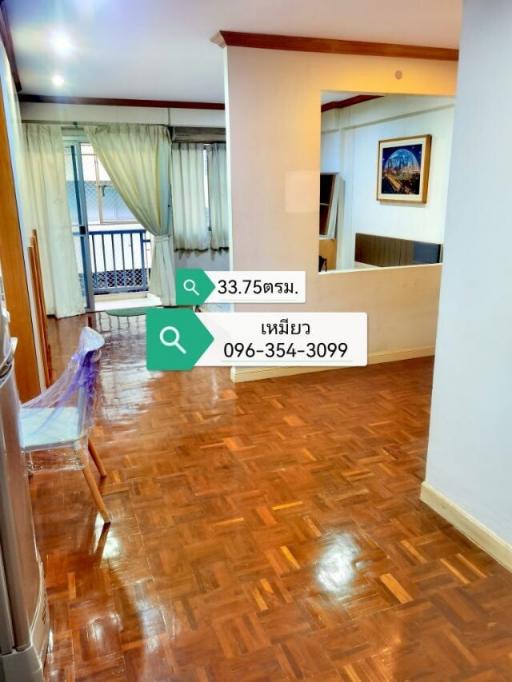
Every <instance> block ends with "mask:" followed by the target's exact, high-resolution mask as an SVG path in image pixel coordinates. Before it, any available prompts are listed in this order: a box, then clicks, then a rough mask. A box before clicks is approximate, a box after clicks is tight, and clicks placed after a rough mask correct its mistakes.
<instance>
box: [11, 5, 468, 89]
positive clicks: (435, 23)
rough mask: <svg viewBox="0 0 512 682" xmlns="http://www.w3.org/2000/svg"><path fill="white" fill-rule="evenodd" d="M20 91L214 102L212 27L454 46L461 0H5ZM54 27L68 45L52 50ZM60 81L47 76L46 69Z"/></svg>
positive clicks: (219, 64) (218, 76)
mask: <svg viewBox="0 0 512 682" xmlns="http://www.w3.org/2000/svg"><path fill="white" fill-rule="evenodd" d="M6 4H7V11H8V16H9V20H10V24H11V30H12V34H13V39H14V47H15V53H16V58H17V61H18V68H19V71H20V76H21V82H22V85H23V92H25V93H36V94H45V95H49V94H50V95H51V94H60V95H75V96H82V97H128V98H141V99H144V98H147V99H162V100H194V101H206V102H213V101H223V99H224V93H223V59H222V50H221V49H220V48H219V47H217V46H216V45H214V44H212V43H211V42H210V38H211V37H212V36H213V35H214V34H215V33H216V32H217V31H218V30H219V29H226V30H232V31H252V32H258V33H283V34H288V35H303V36H315V37H326V38H345V39H354V40H370V41H379V42H395V43H407V44H416V45H432V46H437V47H456V46H457V45H458V39H459V29H460V17H461V4H462V0H428V1H427V0H408V2H406V3H404V2H403V0H129V1H126V0H124V1H122V0H7V3H6ZM56 30H63V31H65V32H66V34H67V35H69V36H70V38H71V40H72V42H73V45H74V49H73V51H72V53H71V54H70V55H68V56H66V57H59V56H57V55H55V53H54V51H53V50H52V48H51V45H50V36H51V34H52V33H54V32H55V31H56ZM56 72H58V73H59V74H62V76H63V77H64V79H65V84H64V85H63V86H62V87H61V88H56V87H55V86H54V85H52V82H51V77H52V75H53V74H54V73H56Z"/></svg>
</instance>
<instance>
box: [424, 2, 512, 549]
mask: <svg viewBox="0 0 512 682" xmlns="http://www.w3.org/2000/svg"><path fill="white" fill-rule="evenodd" d="M511 26H512V3H510V1H509V0H488V1H487V2H485V3H483V2H481V1H480V0H466V2H465V5H464V21H463V34H462V44H461V62H460V80H459V90H458V93H457V105H456V111H455V127H454V140H453V154H452V167H451V175H450V191H449V199H448V213H447V229H446V242H445V265H444V273H443V283H442V292H441V303H440V316H439V334H438V340H437V357H436V366H435V377H434V393H433V402H432V419H431V428H430V442H429V450H428V460H427V476H426V480H427V483H428V484H429V485H430V486H432V487H433V488H434V489H435V490H437V491H438V492H440V493H442V494H443V495H445V496H446V497H447V498H449V500H450V501H451V502H452V503H454V504H456V505H458V506H459V507H460V508H462V510H463V511H465V512H466V513H468V514H470V515H471V516H473V517H474V518H475V519H477V520H478V521H479V522H480V523H481V524H483V525H484V526H486V527H487V528H488V529H490V530H491V531H493V532H494V533H495V534H497V535H498V536H500V537H501V538H502V539H503V540H504V541H505V542H506V543H508V544H509V545H510V544H512V492H511V491H512V437H511V432H510V418H511V415H512V278H511V272H512V267H511V265H512V258H511V254H512V225H511V218H510V150H511V145H510V122H511V121H512V80H511V78H510V72H511V70H512V43H511V30H510V27H511Z"/></svg>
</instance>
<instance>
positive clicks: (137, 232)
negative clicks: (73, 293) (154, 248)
mask: <svg viewBox="0 0 512 682" xmlns="http://www.w3.org/2000/svg"><path fill="white" fill-rule="evenodd" d="M73 235H74V236H75V248H76V250H77V262H78V263H82V262H84V263H89V265H90V277H91V287H92V290H93V293H94V295H101V294H122V293H132V292H144V291H148V286H149V274H150V271H151V239H150V238H149V235H148V233H147V232H146V231H145V230H143V229H141V228H138V229H125V228H124V227H117V228H116V229H96V228H92V229H91V230H90V232H89V243H88V249H87V245H86V244H85V240H86V236H85V235H82V234H80V232H78V231H74V232H73ZM79 275H80V281H81V285H82V291H83V292H84V293H85V289H86V275H85V273H84V268H83V267H81V268H80V272H79Z"/></svg>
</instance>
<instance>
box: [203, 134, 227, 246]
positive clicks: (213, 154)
mask: <svg viewBox="0 0 512 682" xmlns="http://www.w3.org/2000/svg"><path fill="white" fill-rule="evenodd" d="M208 197H209V207H210V226H211V230H212V234H211V247H212V249H223V248H227V247H229V236H230V229H229V207H228V181H227V161H226V145H225V144H222V143H219V144H212V146H211V147H210V149H209V150H208Z"/></svg>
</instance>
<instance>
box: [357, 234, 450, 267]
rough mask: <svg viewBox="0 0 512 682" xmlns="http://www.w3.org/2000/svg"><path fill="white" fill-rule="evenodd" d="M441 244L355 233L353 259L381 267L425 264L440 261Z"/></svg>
mask: <svg viewBox="0 0 512 682" xmlns="http://www.w3.org/2000/svg"><path fill="white" fill-rule="evenodd" d="M442 250H443V247H442V244H431V243H430V242H417V241H412V240H409V239H395V238H393V237H379V236H378V235H374V234H361V233H357V234H356V253H355V260H356V262H358V263H366V264H367V265H376V266H378V267H381V268H385V267H393V266H396V265H425V264H427V263H441V261H442Z"/></svg>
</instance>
